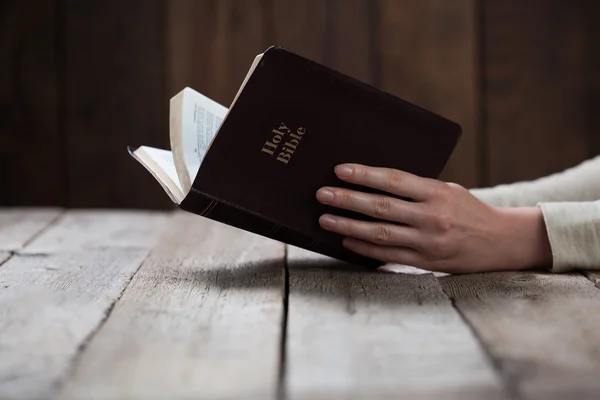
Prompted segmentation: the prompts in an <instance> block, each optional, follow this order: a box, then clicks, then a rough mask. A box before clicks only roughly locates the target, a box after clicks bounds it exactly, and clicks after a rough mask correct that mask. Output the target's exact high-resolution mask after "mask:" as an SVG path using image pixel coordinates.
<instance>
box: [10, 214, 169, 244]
mask: <svg viewBox="0 0 600 400" xmlns="http://www.w3.org/2000/svg"><path fill="white" fill-rule="evenodd" d="M168 215H169V214H168V213H163V212H160V211H129V210H109V211H103V210H72V211H68V212H66V213H64V214H63V215H62V216H61V217H60V218H59V219H58V220H56V221H55V223H54V224H53V226H52V227H50V228H48V229H47V230H46V231H45V232H43V234H41V235H39V236H38V237H36V238H35V239H34V240H33V241H32V242H31V243H30V244H28V245H27V246H26V247H25V248H24V249H23V250H22V251H21V253H22V254H50V253H60V252H68V251H88V250H94V249H107V248H111V249H114V248H121V249H149V248H151V247H152V246H153V245H154V244H155V242H156V240H157V239H158V238H159V237H160V235H161V234H162V233H163V228H164V225H165V222H166V221H167V220H168Z"/></svg>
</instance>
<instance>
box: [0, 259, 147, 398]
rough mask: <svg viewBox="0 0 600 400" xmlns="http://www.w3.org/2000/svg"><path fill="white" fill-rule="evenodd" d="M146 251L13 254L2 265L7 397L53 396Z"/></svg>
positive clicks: (0, 356)
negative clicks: (74, 358)
mask: <svg viewBox="0 0 600 400" xmlns="http://www.w3.org/2000/svg"><path fill="white" fill-rule="evenodd" d="M146 253H147V251H145V250H136V251H132V250H127V251H119V250H111V251H105V252H102V251H96V252H94V251H89V252H81V253H71V254H55V255H49V256H18V255H17V256H14V257H13V258H11V259H10V260H9V261H8V262H6V263H5V264H4V265H2V267H0V310H1V311H0V398H2V399H7V400H8V399H19V400H20V399H30V398H49V397H51V393H52V392H53V390H54V388H55V386H56V385H57V384H58V383H59V381H60V379H61V378H62V377H64V376H65V374H67V373H68V371H69V368H70V365H71V361H72V359H73V357H75V356H76V354H77V352H78V348H79V347H80V346H82V345H83V343H84V342H85V341H86V339H87V338H88V337H89V336H90V335H91V334H93V332H94V330H95V329H97V328H98V326H99V325H100V324H101V323H102V321H103V319H104V318H105V315H106V313H107V311H108V310H109V309H110V307H111V306H112V305H113V303H114V302H115V301H116V299H118V298H119V296H120V295H121V293H122V291H123V290H124V289H125V287H126V286H127V283H128V282H129V281H130V279H131V276H132V275H133V274H134V273H135V271H136V270H137V268H138V267H139V266H140V264H141V262H142V261H143V259H144V257H145V255H146Z"/></svg>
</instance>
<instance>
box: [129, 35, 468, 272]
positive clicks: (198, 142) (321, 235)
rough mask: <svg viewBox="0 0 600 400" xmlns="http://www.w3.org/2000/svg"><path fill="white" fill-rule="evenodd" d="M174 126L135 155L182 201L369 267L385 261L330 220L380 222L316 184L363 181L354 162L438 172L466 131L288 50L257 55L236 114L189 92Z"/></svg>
mask: <svg viewBox="0 0 600 400" xmlns="http://www.w3.org/2000/svg"><path fill="white" fill-rule="evenodd" d="M169 130H170V143H171V150H170V151H169V150H163V149H155V148H151V147H147V146H141V147H139V148H137V149H129V151H130V153H131V154H132V155H133V157H134V158H135V159H136V160H138V161H139V162H140V163H141V164H142V165H144V167H146V169H147V170H148V171H150V173H151V174H152V175H153V176H154V177H155V178H156V180H157V181H158V182H159V183H160V184H161V185H162V187H163V188H164V190H165V191H166V192H167V194H168V195H169V196H170V197H171V199H172V201H173V202H174V203H175V204H176V205H177V206H178V207H179V208H181V209H183V210H186V211H188V212H190V213H193V214H197V215H200V216H203V217H206V218H210V219H213V220H215V221H218V222H221V223H224V224H227V225H230V226H233V227H237V228H239V229H244V230H246V231H249V232H253V233H256V234H259V235H262V236H265V237H268V238H271V239H275V240H278V241H281V242H284V243H289V244H292V245H294V246H297V247H301V248H304V249H307V250H310V251H314V252H318V253H322V254H324V255H327V256H330V257H334V258H338V259H341V260H344V261H348V262H351V263H354V264H361V265H368V266H377V265H381V262H379V261H377V260H373V259H370V258H367V257H364V256H361V255H358V254H356V253H353V252H350V251H349V250H348V249H346V248H345V247H344V246H343V245H342V237H341V236H340V235H336V234H334V233H332V232H328V231H325V230H324V229H322V228H321V227H320V226H319V224H318V220H319V216H320V215H322V214H323V213H326V212H328V213H334V214H338V215H343V216H344V215H345V216H349V217H352V218H359V219H365V220H368V219H371V218H369V217H366V216H364V215H356V214H354V213H350V212H347V211H342V210H339V209H333V208H330V207H327V206H325V205H323V204H320V203H319V202H317V200H316V198H315V194H316V191H317V190H318V189H319V188H320V187H323V186H339V187H348V188H352V187H351V186H350V185H349V184H346V183H345V182H341V181H340V180H338V179H337V178H336V176H335V173H334V167H335V166H336V165H338V164H340V163H347V162H352V163H359V164H365V165H372V166H386V167H390V168H396V169H401V170H404V171H408V172H411V173H414V174H416V175H420V176H423V177H431V178H435V177H437V176H438V175H439V174H440V173H441V172H442V170H443V169H444V166H445V164H446V162H447V160H448V159H449V157H450V155H451V154H452V152H453V150H454V148H455V146H456V144H457V142H458V140H459V137H460V135H461V127H460V125H458V124H456V123H455V122H452V121H449V120H447V119H445V118H443V117H441V116H439V115H436V114H434V113H432V112H430V111H427V110H425V109H423V108H420V107H418V106H416V105H414V104H411V103H409V102H407V101H404V100H402V99H399V98H398V97H395V96H393V95H391V94H388V93H385V92H383V91H381V90H379V89H377V88H374V87H372V86H370V85H367V84H365V83H363V82H360V81H358V80H356V79H353V78H351V77H348V76H346V75H344V74H341V73H340V72H338V71H335V70H332V69H330V68H328V67H326V66H323V65H321V64H318V63H316V62H313V61H311V60H308V59H306V58H303V57H301V56H299V55H296V54H293V53H291V52H289V51H287V50H284V49H282V48H279V47H270V48H269V49H267V50H266V51H265V52H264V53H262V54H259V55H258V56H256V58H255V59H254V60H253V62H252V63H251V65H250V68H249V71H248V74H247V75H246V77H245V79H244V80H243V82H242V83H241V85H240V89H239V90H238V92H237V94H236V96H235V98H234V99H233V101H232V103H231V105H230V107H229V109H227V108H226V107H224V106H222V105H220V104H218V103H217V102H215V101H213V100H211V99H210V98H208V97H206V96H204V95H202V94H200V93H198V92H196V91H194V90H193V89H190V88H185V89H183V90H182V91H181V92H180V93H178V94H177V95H176V96H174V97H173V98H172V99H171V102H170V124H169ZM361 190H364V191H371V192H372V191H373V190H369V189H367V188H362V189H361Z"/></svg>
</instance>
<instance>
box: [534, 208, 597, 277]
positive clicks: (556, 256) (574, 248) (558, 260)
mask: <svg viewBox="0 0 600 400" xmlns="http://www.w3.org/2000/svg"><path fill="white" fill-rule="evenodd" d="M539 207H541V209H542V213H543V216H544V221H545V223H546V230H547V231H548V239H549V241H550V247H551V249H552V259H553V261H552V272H568V271H571V270H574V269H589V270H600V201H587V202H566V203H563V202H559V203H540V204H539Z"/></svg>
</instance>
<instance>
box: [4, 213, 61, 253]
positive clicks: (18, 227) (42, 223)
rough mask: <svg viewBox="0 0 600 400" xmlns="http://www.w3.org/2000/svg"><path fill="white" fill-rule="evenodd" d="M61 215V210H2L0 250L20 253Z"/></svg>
mask: <svg viewBox="0 0 600 400" xmlns="http://www.w3.org/2000/svg"><path fill="white" fill-rule="evenodd" d="M60 213H61V210H59V209H53V208H46V209H36V208H33V209H29V208H2V209H0V250H5V251H18V250H21V249H22V248H23V246H25V244H26V243H28V242H29V241H30V240H32V239H33V238H34V237H35V236H36V235H37V234H39V233H40V232H42V231H43V230H44V229H46V228H47V227H48V226H49V225H50V224H51V223H52V221H54V220H55V219H57V218H58V217H59V215H60Z"/></svg>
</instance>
